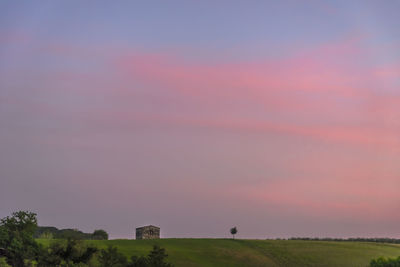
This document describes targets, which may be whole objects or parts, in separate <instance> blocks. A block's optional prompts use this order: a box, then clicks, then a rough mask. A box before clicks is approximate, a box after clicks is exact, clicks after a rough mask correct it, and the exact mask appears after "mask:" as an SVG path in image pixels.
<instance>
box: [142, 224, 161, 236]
mask: <svg viewBox="0 0 400 267" xmlns="http://www.w3.org/2000/svg"><path fill="white" fill-rule="evenodd" d="M158 238H160V227H157V226H154V225H147V226H143V227H139V228H136V239H158Z"/></svg>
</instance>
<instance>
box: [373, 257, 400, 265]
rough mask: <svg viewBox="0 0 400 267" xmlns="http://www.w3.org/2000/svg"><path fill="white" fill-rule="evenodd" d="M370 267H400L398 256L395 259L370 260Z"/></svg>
mask: <svg viewBox="0 0 400 267" xmlns="http://www.w3.org/2000/svg"><path fill="white" fill-rule="evenodd" d="M369 266H370V267H400V256H399V257H397V258H396V259H391V258H384V257H380V258H378V259H373V260H371V262H370V264H369Z"/></svg>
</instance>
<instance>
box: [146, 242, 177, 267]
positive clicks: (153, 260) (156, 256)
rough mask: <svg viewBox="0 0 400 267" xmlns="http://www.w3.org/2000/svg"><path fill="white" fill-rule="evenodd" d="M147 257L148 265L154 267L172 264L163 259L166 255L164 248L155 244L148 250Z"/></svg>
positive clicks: (165, 266) (167, 266)
mask: <svg viewBox="0 0 400 267" xmlns="http://www.w3.org/2000/svg"><path fill="white" fill-rule="evenodd" d="M147 257H148V259H149V265H148V266H154V267H156V266H157V267H158V266H159V267H169V266H172V264H170V263H166V262H165V259H166V258H167V257H168V254H166V253H165V248H160V247H159V246H157V245H154V246H153V250H152V251H150V253H149V255H148V256H147Z"/></svg>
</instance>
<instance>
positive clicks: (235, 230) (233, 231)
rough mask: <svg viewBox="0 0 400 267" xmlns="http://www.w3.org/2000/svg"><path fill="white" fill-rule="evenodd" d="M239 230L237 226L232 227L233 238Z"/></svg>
mask: <svg viewBox="0 0 400 267" xmlns="http://www.w3.org/2000/svg"><path fill="white" fill-rule="evenodd" d="M237 232H238V230H237V229H236V226H235V227H233V228H231V234H232V238H233V239H235V235H236V234H237Z"/></svg>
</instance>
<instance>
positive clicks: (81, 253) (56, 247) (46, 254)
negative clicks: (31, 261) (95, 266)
mask: <svg viewBox="0 0 400 267" xmlns="http://www.w3.org/2000/svg"><path fill="white" fill-rule="evenodd" d="M97 251H98V249H97V248H96V247H93V246H90V245H89V246H87V245H85V244H84V242H83V241H82V240H76V239H68V240H56V241H53V242H52V243H51V244H50V246H49V247H48V248H47V247H42V249H41V252H40V254H39V257H38V266H39V267H47V266H48V267H50V266H60V265H62V266H64V265H66V266H74V264H88V263H89V261H90V260H91V259H92V257H93V255H94V254H95V253H96V252H97Z"/></svg>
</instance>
